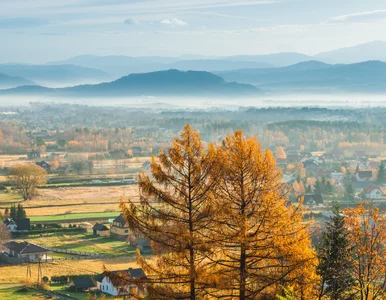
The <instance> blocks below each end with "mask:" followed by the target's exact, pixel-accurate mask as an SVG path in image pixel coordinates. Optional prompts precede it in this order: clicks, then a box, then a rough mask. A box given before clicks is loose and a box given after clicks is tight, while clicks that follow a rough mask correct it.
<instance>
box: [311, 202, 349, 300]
mask: <svg viewBox="0 0 386 300" xmlns="http://www.w3.org/2000/svg"><path fill="white" fill-rule="evenodd" d="M317 249H318V257H319V266H318V273H319V274H320V277H321V286H320V293H319V299H321V297H322V296H324V295H327V296H329V297H330V299H332V300H339V299H345V296H347V295H348V293H349V292H350V291H351V290H352V287H353V286H354V284H355V282H354V279H353V277H352V274H353V271H354V270H353V264H352V254H353V253H352V249H351V245H350V241H349V239H348V231H347V229H346V224H345V220H344V216H343V215H342V214H341V213H340V211H339V206H338V205H335V206H334V209H333V215H332V216H331V217H330V220H329V221H328V222H326V227H325V229H324V231H323V233H322V239H321V241H320V243H319V245H318V247H317Z"/></svg>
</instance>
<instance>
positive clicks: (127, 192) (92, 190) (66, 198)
mask: <svg viewBox="0 0 386 300" xmlns="http://www.w3.org/2000/svg"><path fill="white" fill-rule="evenodd" d="M38 193H39V194H38V195H37V196H36V197H35V198H34V199H32V200H27V201H24V202H23V203H22V204H23V206H24V208H25V209H26V212H27V215H29V216H42V215H57V214H65V213H85V212H106V211H117V210H119V208H118V205H119V202H120V199H121V198H123V199H127V198H131V199H136V198H138V186H137V185H122V186H104V187H69V188H58V189H41V190H39V191H38ZM21 200H22V199H21V197H20V196H19V195H17V194H15V193H0V202H1V203H2V205H4V204H5V203H9V204H12V203H14V202H16V201H21ZM61 204H68V205H69V206H55V205H61ZM4 206H5V205H4ZM34 206H46V207H39V208H30V207H34Z"/></svg>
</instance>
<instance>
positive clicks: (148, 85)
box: [1, 70, 259, 97]
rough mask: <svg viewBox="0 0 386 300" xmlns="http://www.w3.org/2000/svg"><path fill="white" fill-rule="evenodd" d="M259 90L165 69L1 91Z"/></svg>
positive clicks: (143, 93)
mask: <svg viewBox="0 0 386 300" xmlns="http://www.w3.org/2000/svg"><path fill="white" fill-rule="evenodd" d="M258 93H259V90H258V89H257V88H256V87H254V86H252V85H248V84H239V83H236V82H225V81H224V79H222V78H221V77H220V76H217V75H214V74H212V73H209V72H202V71H187V72H183V71H178V70H168V71H159V72H151V73H143V74H130V75H128V76H125V77H122V78H120V79H117V80H115V81H112V82H106V83H101V84H95V85H92V84H88V85H79V86H74V87H70V88H56V89H53V88H45V87H40V86H39V87H37V86H22V87H18V88H13V89H8V90H5V91H2V92H1V94H5V95H25V94H35V95H36V94H37V95H39V94H44V95H50V96H65V97H70V96H77V97H130V96H184V97H200V96H224V97H228V96H247V95H256V94H258Z"/></svg>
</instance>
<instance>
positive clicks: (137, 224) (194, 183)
mask: <svg viewBox="0 0 386 300" xmlns="http://www.w3.org/2000/svg"><path fill="white" fill-rule="evenodd" d="M217 162H218V159H217V151H216V149H215V147H214V146H213V145H209V147H208V150H204V147H203V144H202V142H201V139H200V136H199V134H198V132H197V131H195V130H192V129H191V128H190V126H189V125H187V126H185V128H184V130H183V131H182V132H181V136H180V137H179V138H175V139H174V140H173V145H172V147H171V148H170V149H169V150H168V151H166V152H163V151H161V153H160V154H159V156H158V158H157V159H156V158H155V157H153V158H152V162H151V175H152V176H151V177H148V176H147V175H145V173H142V174H141V175H140V176H139V188H140V199H141V203H140V205H138V203H134V202H132V201H131V200H129V201H128V204H122V205H121V207H122V210H123V214H124V216H125V218H126V220H127V221H128V222H129V224H130V226H131V227H132V228H134V229H135V230H136V231H137V233H138V234H140V235H142V236H144V237H146V238H148V239H150V240H151V241H152V245H153V251H154V252H155V254H156V257H155V258H154V262H152V261H148V260H146V259H145V258H143V257H141V256H139V258H138V261H139V263H140V265H141V267H142V268H143V269H144V270H145V272H146V274H147V275H148V277H149V280H150V281H149V286H148V288H147V291H148V293H149V297H150V298H151V299H193V300H194V299H202V297H203V287H204V286H205V281H206V280H207V279H208V278H210V276H208V274H207V273H208V272H209V270H208V267H207V260H206V259H205V257H206V256H207V255H208V253H209V252H210V251H211V247H212V244H211V242H210V239H209V235H210V234H211V232H212V231H211V228H210V227H211V223H212V219H213V216H214V215H215V213H216V210H217V209H218V208H217V207H215V206H214V205H213V203H214V202H213V195H212V191H213V190H214V187H215V185H216V184H217V181H218V178H216V176H215V175H216V174H218V171H217V168H218V163H217Z"/></svg>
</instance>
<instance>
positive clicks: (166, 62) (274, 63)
mask: <svg viewBox="0 0 386 300" xmlns="http://www.w3.org/2000/svg"><path fill="white" fill-rule="evenodd" d="M310 59H312V57H310V56H307V55H304V54H299V53H275V54H267V55H238V56H229V57H205V56H192V55H186V56H181V57H157V56H143V57H130V56H123V55H110V56H95V55H81V56H76V57H73V58H70V59H68V60H63V61H57V62H51V63H49V65H62V64H72V65H77V66H82V67H87V68H94V69H99V70H103V71H104V72H106V73H108V74H109V75H111V76H112V77H114V76H115V78H116V77H121V76H124V75H126V74H129V73H146V72H155V71H162V70H168V69H178V70H184V71H188V70H194V71H207V72H216V71H226V70H235V69H244V68H273V67H280V66H288V65H292V64H295V63H298V62H303V61H308V60H310Z"/></svg>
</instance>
